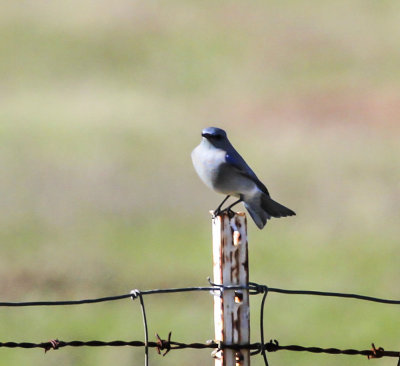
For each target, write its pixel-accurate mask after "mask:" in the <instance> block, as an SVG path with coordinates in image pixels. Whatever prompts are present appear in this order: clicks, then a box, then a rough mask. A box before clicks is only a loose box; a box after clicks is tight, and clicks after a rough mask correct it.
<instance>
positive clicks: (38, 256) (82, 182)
mask: <svg viewBox="0 0 400 366" xmlns="http://www.w3.org/2000/svg"><path fill="white" fill-rule="evenodd" d="M399 10H400V3H399V2H396V1H393V0H390V1H389V0H388V1H380V2H373V1H355V0H353V1H350V2H349V1H342V0H339V1H337V2H334V3H332V2H326V1H319V2H317V1H311V2H305V1H287V2H275V1H254V2H245V1H236V2H228V1H220V2H212V1H202V2H195V1H170V2H163V1H154V2H138V1H137V2H130V1H125V0H120V1H116V2H110V1H100V2H99V1H97V2H94V1H89V0H85V1H80V2H78V1H69V2H61V1H53V2H45V3H32V2H5V1H2V12H0V31H1V37H0V50H1V57H0V80H1V83H0V146H1V147H0V167H1V174H0V192H1V195H0V240H1V245H2V250H1V256H0V301H30V300H64V299H81V298H92V297H100V296H107V295H116V294H121V293H127V292H129V291H130V290H131V289H134V288H139V289H149V288H163V287H178V286H196V285H199V286H201V285H205V284H206V283H207V282H206V277H207V276H209V275H211V274H212V261H211V223H210V221H211V220H210V215H209V213H208V211H209V210H210V209H213V208H215V207H216V206H217V204H218V203H219V202H220V200H221V199H222V197H220V196H219V195H217V194H215V193H213V192H211V191H209V190H208V189H207V188H206V187H205V186H203V184H202V183H201V182H200V180H199V179H198V178H197V176H196V175H195V172H194V170H193V168H192V164H191V160H190V152H191V150H192V149H193V148H194V147H195V146H196V145H197V144H198V143H199V141H200V131H201V129H202V128H203V127H206V126H209V125H217V126H219V127H222V128H225V129H226V130H227V131H228V135H229V137H230V139H231V141H232V142H233V144H234V145H235V146H237V148H238V150H239V151H240V152H241V153H242V155H244V157H245V158H246V160H247V161H248V162H249V164H250V165H251V166H252V167H253V168H254V170H255V171H256V173H257V175H258V176H259V178H260V179H261V180H263V181H264V182H265V183H266V185H267V187H268V188H269V190H270V192H271V195H272V196H273V197H274V198H276V199H277V200H278V201H279V202H282V203H283V204H286V205H287V206H288V207H290V208H293V209H294V210H295V211H296V212H297V216H296V217H295V218H287V219H282V220H272V221H271V222H269V223H268V225H267V227H266V228H265V229H264V230H262V231H259V230H258V229H257V228H256V226H255V225H254V224H253V223H252V222H251V223H249V245H250V277H251V280H252V281H254V282H259V283H264V284H268V285H269V286H274V287H283V288H290V289H314V290H327V291H345V292H357V293H362V294H367V295H371V296H378V297H386V298H397V299H399V298H400V289H399V285H398V284H399V281H400V269H399V268H400V267H399V260H398V258H399V257H400V245H399V239H398V238H399V235H400V226H399V220H400V184H399V182H400V169H399V167H400V153H399V138H400V128H399V121H398V117H399V115H400V68H399V67H398V65H399V64H400V49H399V47H398V39H399V37H400V26H399V24H400V11H399ZM260 300H261V299H260V298H258V297H257V298H255V297H252V300H251V301H252V302H251V305H252V341H254V342H255V341H258V340H259V334H258V312H259V304H260ZM145 303H146V309H147V314H148V320H149V331H150V335H151V337H152V340H154V336H153V335H154V333H155V332H157V333H159V334H160V335H161V336H162V337H166V336H167V334H168V332H169V331H172V335H173V339H174V340H177V341H186V342H192V341H193V342H197V341H198V342H204V341H205V340H207V339H210V338H212V337H213V319H212V297H211V296H210V295H208V294H204V293H202V294H185V295H178V294H174V295H159V296H149V297H145ZM0 323H1V327H0V341H2V342H4V341H32V342H41V341H46V340H48V339H53V338H58V339H61V340H66V341H67V340H75V339H77V340H92V339H100V340H114V339H123V340H133V339H143V329H142V321H141V315H140V307H139V304H138V303H133V302H131V301H128V300H126V301H124V300H121V301H118V302H113V303H104V304H96V305H82V306H77V307H57V308H41V307H40V308H0ZM398 324H399V309H398V306H397V307H396V306H394V305H377V304H372V303H361V302H358V301H355V300H339V299H328V298H326V299H325V298H315V299H314V298H309V297H288V296H284V295H278V294H270V295H269V296H268V299H267V302H266V319H265V330H266V339H268V340H269V339H271V338H272V339H278V340H279V341H280V343H281V344H301V345H305V346H307V345H309V346H321V347H331V346H332V347H339V348H362V349H365V348H369V346H370V343H371V342H374V343H375V344H376V345H379V346H383V347H385V349H387V350H399V349H400V343H399V341H398V340H399V338H400V330H399V326H398ZM269 360H270V363H271V364H272V365H288V364H296V365H299V366H301V365H310V364H321V363H323V364H324V365H327V366H329V365H337V364H343V363H345V364H346V365H354V366H357V365H362V364H365V362H366V359H365V358H362V357H350V356H329V355H327V356H324V355H312V354H303V353H290V352H284V351H282V352H277V353H275V354H270V355H269ZM371 362H379V364H380V365H393V362H394V360H391V359H381V360H377V361H371ZM111 363H118V364H119V365H131V364H135V365H137V364H142V363H143V350H142V349H130V348H121V349H116V348H99V349H90V348H81V349H79V348H78V349H72V348H64V349H61V350H58V351H57V352H54V351H51V352H48V353H47V354H46V355H44V353H43V352H42V351H40V350H21V349H20V350H18V349H0V365H22V364H24V365H26V364H27V365H30V364H34V365H36V364H42V365H54V364H58V365H88V364H96V365H100V366H101V365H109V364H111ZM150 364H151V365H164V366H168V365H176V364H191V365H212V364H213V360H212V359H211V358H210V352H209V351H207V350H206V351H197V350H184V351H183V350H182V351H175V352H171V353H169V354H168V356H166V357H165V358H162V357H160V356H158V355H157V354H156V352H155V351H154V350H151V351H150ZM252 364H254V365H263V362H262V358H261V357H260V356H256V357H255V358H253V359H252Z"/></svg>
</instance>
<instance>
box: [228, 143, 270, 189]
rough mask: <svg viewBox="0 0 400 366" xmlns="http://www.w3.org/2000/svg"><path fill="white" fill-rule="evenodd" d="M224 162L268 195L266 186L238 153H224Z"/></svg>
mask: <svg viewBox="0 0 400 366" xmlns="http://www.w3.org/2000/svg"><path fill="white" fill-rule="evenodd" d="M235 152H236V151H235ZM225 163H226V164H229V165H230V166H231V167H233V168H235V169H236V170H237V171H238V173H239V174H242V175H244V176H245V177H247V178H249V179H250V180H252V181H253V182H254V183H255V184H256V185H257V187H258V188H259V189H260V190H261V191H262V192H264V193H265V194H266V195H268V196H269V192H268V189H267V187H266V186H265V185H264V184H263V183H262V182H261V181H260V180H259V179H258V178H257V176H256V174H255V173H254V172H253V171H252V170H251V168H250V167H249V166H248V165H247V163H246V162H245V161H244V159H243V158H242V157H241V156H240V155H239V153H237V152H236V154H232V153H226V155H225Z"/></svg>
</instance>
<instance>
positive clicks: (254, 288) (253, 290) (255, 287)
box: [0, 283, 400, 307]
mask: <svg viewBox="0 0 400 366" xmlns="http://www.w3.org/2000/svg"><path fill="white" fill-rule="evenodd" d="M264 287H266V286H265V285H259V284H256V283H249V286H223V285H217V284H212V286H208V287H180V288H165V289H151V290H142V291H141V294H142V295H143V296H144V295H154V294H170V293H181V292H193V291H211V292H213V291H222V290H224V289H225V290H249V291H250V294H251V295H257V294H260V293H262V290H261V292H260V289H262V288H264ZM268 291H269V292H275V293H279V294H285V295H313V296H325V297H340V298H352V299H357V300H363V301H370V302H377V303H381V304H394V305H400V300H391V299H384V298H378V297H373V296H366V295H359V294H352V293H341V292H329V291H313V290H288V289H282V288H277V287H268ZM131 297H132V294H131V293H129V294H122V295H116V296H107V297H99V298H94V299H83V300H63V301H26V302H0V306H3V307H23V306H59V305H82V304H93V303H100V302H107V301H116V300H122V299H126V298H131Z"/></svg>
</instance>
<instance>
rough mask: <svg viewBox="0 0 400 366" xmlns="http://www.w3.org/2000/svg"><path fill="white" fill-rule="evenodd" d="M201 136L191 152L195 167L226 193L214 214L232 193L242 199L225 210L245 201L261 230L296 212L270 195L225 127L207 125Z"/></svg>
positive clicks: (215, 187) (217, 189) (216, 187)
mask: <svg viewBox="0 0 400 366" xmlns="http://www.w3.org/2000/svg"><path fill="white" fill-rule="evenodd" d="M201 135H202V137H203V138H202V140H201V143H200V145H199V146H197V147H196V148H195V149H194V150H193V152H192V160H193V165H194V168H195V170H196V172H197V174H198V175H199V177H200V179H201V180H202V181H203V182H204V183H205V184H206V185H207V186H208V187H210V188H211V189H213V190H215V191H216V192H219V193H223V194H226V195H227V197H226V198H225V199H224V200H223V201H222V202H221V204H220V205H219V206H218V208H217V209H216V210H215V211H214V215H215V216H217V215H219V214H220V213H221V212H222V211H221V207H222V205H223V204H224V203H225V201H226V200H227V199H228V198H229V197H230V196H234V197H237V198H239V200H237V201H235V202H234V203H233V204H231V205H230V206H229V207H227V208H226V209H225V210H228V212H229V211H230V210H231V208H232V207H233V206H234V205H236V204H237V203H239V202H242V201H243V203H244V207H246V209H247V211H249V213H250V216H251V217H252V219H253V220H254V222H255V224H256V225H257V226H258V228H259V229H262V228H263V227H264V226H265V224H266V223H267V220H268V219H270V218H271V217H286V216H292V215H296V214H295V212H294V211H292V210H290V209H289V208H287V207H285V206H283V205H281V204H280V203H278V202H275V201H274V200H273V199H272V198H271V197H270V195H269V192H268V190H267V188H266V187H265V185H264V184H263V183H262V182H261V181H260V180H259V179H258V178H257V176H256V175H255V173H254V172H253V171H252V170H251V169H250V167H249V166H248V165H247V164H246V162H245V161H244V160H243V158H242V157H241V156H240V155H239V153H238V152H237V151H236V150H235V148H234V147H233V146H232V145H231V143H230V142H229V140H228V138H227V136H226V132H225V131H224V130H222V129H220V128H217V127H208V128H205V129H204V130H203V131H202V134H201ZM225 210H223V211H225Z"/></svg>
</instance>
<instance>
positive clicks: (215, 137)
mask: <svg viewBox="0 0 400 366" xmlns="http://www.w3.org/2000/svg"><path fill="white" fill-rule="evenodd" d="M201 136H203V138H205V139H206V140H208V141H209V142H210V143H211V144H213V145H216V144H218V142H222V141H226V140H227V137H226V132H225V131H224V130H223V129H221V128H218V127H207V128H205V129H204V130H203V131H201Z"/></svg>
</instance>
